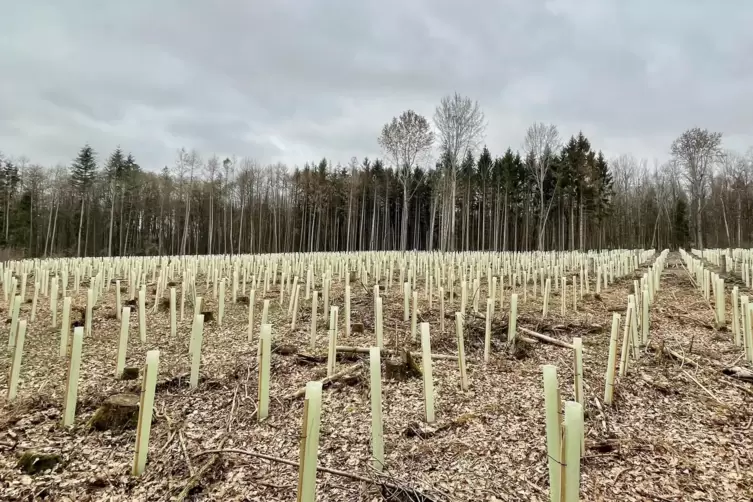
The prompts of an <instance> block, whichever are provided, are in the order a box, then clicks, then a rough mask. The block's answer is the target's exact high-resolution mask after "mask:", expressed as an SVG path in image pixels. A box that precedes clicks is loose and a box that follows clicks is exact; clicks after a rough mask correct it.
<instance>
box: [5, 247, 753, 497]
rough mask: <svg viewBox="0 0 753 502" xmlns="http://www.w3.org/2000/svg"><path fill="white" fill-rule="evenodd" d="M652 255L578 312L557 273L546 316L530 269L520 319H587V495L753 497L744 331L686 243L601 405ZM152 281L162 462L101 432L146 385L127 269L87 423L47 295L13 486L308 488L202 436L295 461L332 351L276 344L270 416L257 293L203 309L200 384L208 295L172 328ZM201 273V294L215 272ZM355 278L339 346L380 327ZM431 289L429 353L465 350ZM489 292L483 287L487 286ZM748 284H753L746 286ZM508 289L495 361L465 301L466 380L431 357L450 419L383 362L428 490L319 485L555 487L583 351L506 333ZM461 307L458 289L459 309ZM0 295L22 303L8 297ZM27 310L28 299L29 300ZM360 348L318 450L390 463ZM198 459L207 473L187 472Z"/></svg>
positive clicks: (125, 435)
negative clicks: (38, 467)
mask: <svg viewBox="0 0 753 502" xmlns="http://www.w3.org/2000/svg"><path fill="white" fill-rule="evenodd" d="M641 273H642V272H641V271H637V272H636V273H635V275H629V276H628V277H625V278H623V279H621V280H618V281H616V282H614V283H613V284H610V285H609V286H608V288H606V289H605V290H604V291H602V293H601V294H600V295H598V296H596V295H593V294H591V295H587V296H586V297H585V298H584V299H582V300H580V301H579V303H578V311H577V312H574V311H573V310H572V300H569V301H568V311H567V313H566V315H564V316H562V315H560V296H559V293H558V292H557V291H556V290H555V291H553V294H552V298H551V301H550V315H549V316H547V319H545V320H542V319H541V301H542V300H541V297H540V294H541V293H540V291H539V297H537V298H534V297H533V295H532V288H531V287H530V286H529V289H528V298H527V301H525V302H523V301H522V295H521V302H520V304H519V319H518V325H519V326H522V327H527V328H529V329H533V330H535V331H538V332H542V333H546V334H548V335H550V336H552V337H555V338H558V339H561V340H563V341H568V342H569V341H571V340H572V338H573V337H576V336H581V337H582V339H583V344H584V355H583V358H584V361H583V362H584V385H585V403H586V404H585V406H586V412H585V416H586V419H585V430H586V432H585V436H586V451H585V458H584V459H583V462H582V470H581V473H582V474H581V475H582V479H581V500H585V501H601V500H604V501H617V500H619V501H638V500H644V501H678V502H679V501H686V500H700V501H749V500H751V499H752V498H753V427H752V424H753V385H751V384H750V383H745V382H741V381H737V380H734V379H732V378H730V377H728V376H725V375H723V374H722V372H721V370H722V369H724V368H726V367H729V366H735V365H742V364H744V362H743V359H742V349H741V348H738V347H735V346H734V344H733V342H732V334H731V330H724V329H723V330H714V329H713V324H714V314H713V312H712V310H711V309H710V307H709V304H708V302H706V301H705V300H704V299H703V297H702V296H701V294H700V292H699V291H698V290H697V289H696V288H695V287H694V286H693V284H692V282H691V279H690V276H689V274H688V273H687V271H686V270H685V269H684V268H683V267H682V264H681V262H680V260H679V256H678V255H675V254H672V255H670V256H669V259H668V262H667V268H666V270H665V271H664V273H663V275H662V280H661V289H660V290H659V292H658V294H657V297H656V301H655V303H654V305H653V307H652V309H651V313H650V316H651V323H650V326H651V330H650V343H649V347H648V348H647V349H641V351H640V354H639V357H638V358H637V359H636V360H634V361H633V362H632V366H631V368H630V372H629V374H628V375H627V376H626V377H622V378H618V381H617V383H616V387H615V395H614V404H613V405H612V406H604V405H603V394H604V374H605V371H606V365H607V353H608V347H609V332H610V326H611V320H612V314H613V312H615V311H617V312H619V313H620V314H624V307H625V306H626V305H627V295H628V294H629V293H631V292H632V288H633V279H634V278H639V277H640V274H641ZM421 282H422V281H421ZM420 286H422V284H421V283H420ZM210 289H211V288H210ZM369 289H370V288H369ZM149 290H150V295H151V298H149V301H148V305H147V310H148V312H147V319H148V322H147V343H146V344H142V343H141V342H140V340H139V336H138V325H137V322H136V314H135V313H134V314H132V319H131V331H130V333H131V336H130V337H129V350H128V358H127V364H126V366H142V365H143V362H144V355H145V353H146V351H147V350H151V349H159V350H160V362H159V381H158V386H157V394H156V399H155V417H154V421H153V426H152V431H151V440H150V448H149V456H148V461H147V466H146V471H145V473H144V474H143V475H142V476H141V477H140V478H134V477H133V476H131V474H130V471H131V465H132V459H133V452H134V442H135V431H134V430H125V431H122V432H113V431H105V432H100V431H95V430H91V429H90V428H88V427H87V422H88V421H89V419H90V418H91V416H92V415H93V413H94V412H95V410H96V409H97V407H98V406H99V405H100V404H102V403H103V402H104V401H105V400H106V399H107V398H108V397H109V396H111V395H113V394H117V393H123V392H128V393H134V394H138V393H139V391H140V380H133V381H122V380H119V379H116V378H115V376H114V369H115V358H116V347H117V340H118V333H119V321H118V320H116V319H115V312H114V308H113V305H114V303H115V300H114V287H111V288H110V289H109V291H108V292H107V293H105V294H104V295H103V297H102V299H101V300H100V302H99V308H97V309H96V311H95V316H94V322H93V330H92V335H91V336H86V337H85V339H84V343H83V359H82V365H81V377H80V386H79V393H78V409H77V416H76V426H75V427H73V428H71V429H64V428H62V427H61V426H60V420H61V415H62V401H63V395H64V386H65V375H66V362H65V360H64V359H62V358H60V357H59V356H58V350H59V349H58V343H59V329H57V330H56V329H52V328H49V327H47V326H49V325H50V311H49V302H47V301H40V302H39V305H38V311H37V320H36V321H35V322H34V323H33V324H32V325H31V326H30V328H29V331H28V333H27V337H26V344H25V353H24V356H23V366H22V371H21V380H20V386H19V394H18V398H17V400H16V401H15V402H13V403H8V402H7V401H4V402H3V403H2V406H1V407H0V499H2V500H45V499H46V500H57V501H66V500H67V501H88V500H92V501H94V500H96V501H100V500H111V501H115V500H149V501H155V500H176V499H177V498H178V496H179V494H181V492H184V493H187V496H186V498H185V500H223V501H234V500H239V501H240V500H247V501H290V500H293V499H295V496H296V488H297V479H298V469H297V468H296V467H294V466H291V465H286V464H283V463H280V462H277V461H269V460H264V459H260V458H257V457H255V456H250V455H246V454H242V453H230V452H225V453H221V454H216V455H214V454H203V453H202V452H204V451H206V450H212V449H236V450H246V451H250V452H255V453H261V454H266V455H270V456H274V457H279V458H283V459H287V460H289V461H292V462H297V460H298V455H299V438H300V434H301V418H302V412H303V400H302V399H289V398H287V397H286V396H288V395H289V394H291V393H293V392H295V391H296V390H298V389H300V388H302V387H303V386H304V385H305V384H306V382H308V381H310V380H315V379H321V378H322V377H323V375H324V374H325V367H326V363H325V362H317V361H312V360H311V359H310V358H306V357H302V356H300V355H298V354H296V353H293V354H289V353H286V354H280V353H277V352H276V353H274V354H273V356H272V364H271V390H270V395H271V405H270V411H269V418H268V419H267V420H265V421H263V422H261V423H260V422H258V421H257V419H256V415H255V412H256V393H257V374H258V372H257V370H256V344H255V341H256V336H255V338H254V343H253V344H249V343H248V342H247V338H246V336H247V330H246V326H247V308H248V307H247V306H246V305H243V304H240V303H238V304H231V303H230V302H227V304H226V310H225V319H224V320H223V324H222V326H218V324H217V321H216V320H215V321H212V322H208V323H206V324H205V334H204V343H203V347H202V364H201V376H202V378H201V382H200V384H199V386H198V388H197V389H194V390H191V389H189V388H188V379H187V377H186V375H187V373H188V371H189V368H190V367H189V358H188V355H187V354H188V342H189V337H188V333H189V332H190V321H189V318H190V313H191V312H192V311H193V306H191V305H190V302H187V303H186V319H185V320H184V321H182V322H179V325H178V335H177V336H176V337H172V336H171V335H170V329H169V314H168V313H167V312H161V311H158V312H154V313H153V312H152V309H151V302H152V301H153V295H154V292H153V289H152V288H149ZM199 290H200V292H203V290H204V284H203V282H202V283H201V285H200V286H199ZM352 290H353V299H352V307H351V310H352V319H353V322H354V323H356V322H361V323H363V325H364V327H365V329H364V332H363V333H353V334H351V335H350V337H345V336H344V335H343V334H342V331H341V333H340V340H339V341H338V344H339V345H351V346H362V347H367V346H370V345H372V344H373V343H374V334H373V299H372V295H371V291H367V288H361V287H360V286H359V285H357V284H354V285H353V288H352ZM276 291H277V287H274V288H273V290H272V291H270V292H269V293H268V295H267V298H269V299H272V300H273V301H272V302H271V308H270V320H271V323H272V324H273V327H274V328H273V339H274V344H275V346H277V347H278V348H279V345H281V344H284V345H292V346H294V347H296V348H297V350H298V352H300V353H309V351H308V345H309V326H310V316H311V309H310V302H305V301H302V302H301V305H300V311H299V314H298V323H297V329H296V330H291V329H290V318H289V316H288V313H287V299H286V301H285V306H284V307H282V308H281V307H280V306H279V302H278V301H277V300H278V298H279V292H276ZM419 291H420V292H419V305H418V307H419V311H420V313H421V315H420V320H421V321H425V322H429V323H430V324H431V340H432V341H431V343H432V352H433V353H442V354H456V346H455V332H454V320H453V319H451V318H447V319H446V320H445V331H444V332H442V331H440V323H439V314H438V307H439V302H438V299H436V298H435V299H434V302H433V308H432V309H429V307H428V301H427V298H426V295H425V292H424V291H423V289H422V287H421V288H420V289H419ZM481 293H482V295H481V298H482V300H483V301H482V302H480V304H481V305H484V301H485V298H486V292H485V290H482V292H481ZM748 293H749V292H748V291H747V290H746V289H744V288H743V289H742V291H741V294H748ZM509 294H510V291H509V289H507V290H506V291H505V312H504V313H502V314H500V313H499V310H500V309H499V304H497V306H496V311H497V314H496V317H495V322H494V323H493V343H492V357H491V361H490V363H489V364H488V365H484V364H483V336H484V322H483V321H482V320H478V319H476V318H474V317H473V316H468V321H467V322H466V328H465V338H466V344H467V347H468V348H467V357H468V359H469V362H468V378H469V380H470V388H469V390H468V391H466V392H463V391H461V390H460V386H459V373H458V366H457V362H456V361H452V360H434V361H433V374H434V389H435V392H436V417H437V424H436V426H435V427H434V428H429V427H427V426H426V425H425V424H423V417H424V408H423V406H424V401H423V397H422V391H423V384H422V381H421V379H420V378H414V379H409V380H406V381H390V380H387V379H384V380H383V413H384V442H385V474H386V476H387V477H386V478H380V479H382V480H384V479H387V480H389V481H390V483H391V484H394V485H399V486H402V487H405V488H412V489H415V490H417V492H421V493H424V494H425V498H423V499H420V498H419V497H417V496H416V493H414V494H413V498H408V497H407V496H406V495H405V494H404V495H403V496H402V498H398V496H394V498H392V499H389V496H390V494H389V493H387V492H388V491H389V489H387V488H384V489H383V490H384V492H383V493H382V494H381V495H380V488H379V486H378V485H377V484H375V483H367V482H366V481H363V480H361V481H357V480H353V479H350V478H347V477H343V476H340V475H334V474H330V473H324V472H320V473H319V475H318V479H317V493H318V497H317V499H318V500H326V501H348V502H353V501H375V500H381V498H380V496H384V497H385V500H387V499H389V500H398V501H399V500H426V501H450V500H453V501H470V500H473V501H476V500H478V501H481V500H484V501H495V500H496V501H529V500H530V501H548V495H547V493H548V488H547V486H548V471H547V455H546V441H545V430H544V423H545V419H544V392H543V382H542V374H541V366H542V365H544V364H553V365H556V366H557V367H558V374H559V381H560V388H561V392H562V399H563V400H573V399H574V394H573V355H572V352H571V351H570V350H569V349H565V348H561V347H557V346H553V345H546V344H540V343H536V344H525V345H526V347H525V350H520V351H519V352H518V353H517V354H516V356H515V357H513V356H511V355H509V354H508V352H507V350H506V348H505V344H504V342H503V340H504V339H505V338H506V333H507V321H506V318H507V309H508V308H509ZM382 295H383V298H384V300H383V301H384V328H385V346H386V347H396V346H397V347H403V346H408V345H413V350H416V351H420V348H419V347H418V345H417V344H412V342H411V335H410V322H407V323H406V322H403V300H402V292H401V291H400V289H399V286H398V285H397V281H395V282H394V283H393V285H392V289H391V290H389V291H384V292H383V293H382ZM124 296H125V295H124ZM259 296H261V295H259ZM568 296H570V295H568ZM179 297H180V293H179V296H178V298H179ZM332 297H333V298H332V304H333V305H340V306H342V303H343V302H342V300H343V290H342V286H340V285H339V284H337V285H335V286H334V287H333V293H332ZM204 298H205V300H204V302H205V305H206V307H205V308H204V309H203V310H212V311H215V314H216V301H215V300H214V299H213V298H212V294H211V291H209V292H207V294H206V296H205V297H204ZM302 298H303V295H302ZM85 301H86V295H85V289H83V288H82V290H81V291H80V292H79V294H78V295H76V296H75V298H74V301H73V304H74V306H83V305H85ZM469 303H470V302H469ZM321 305H322V302H321V298H320V303H319V309H320V316H319V322H318V325H319V330H318V337H317V344H316V347H317V350H316V353H317V354H318V355H324V354H326V343H327V342H326V340H327V337H326V329H325V322H326V321H325V316H323V315H322V314H321ZM728 307H729V306H728ZM30 309H31V304H30V303H29V304H24V305H23V306H22V312H28V311H29V310H30ZM454 309H455V306H454V305H453V306H452V307H451V306H450V303H449V301H448V302H447V312H448V313H449V314H451V313H452V312H453V311H454ZM481 310H482V312H483V310H484V309H483V307H482V308H481ZM2 311H3V315H5V314H6V313H7V310H6V309H5V308H3V309H2ZM22 317H26V316H24V314H23V313H22ZM450 317H451V316H450ZM623 317H624V316H623ZM260 318H261V299H260V298H258V297H257V306H256V316H255V319H256V323H257V326H256V330H255V333H258V323H259V320H260ZM730 318H731V308H729V309H728V313H727V319H728V320H729V319H730ZM341 319H342V308H341ZM7 331H8V330H7V328H6V329H3V332H4V333H5V334H7ZM621 338H622V330H620V339H621ZM661 348H669V349H672V350H674V351H675V352H677V353H681V354H684V356H685V357H687V358H688V359H690V360H692V361H694V362H696V363H697V366H695V365H693V364H692V363H689V362H682V361H679V360H677V359H676V358H672V357H668V356H667V355H666V352H665V351H663V350H661ZM359 362H360V363H361V367H360V369H358V370H354V371H353V374H355V375H358V376H360V378H352V379H349V380H348V382H347V383H342V382H341V383H338V384H335V385H332V386H330V387H325V390H324V393H323V396H324V397H323V405H322V414H321V420H322V422H321V436H320V446H319V466H320V467H321V466H323V467H329V468H331V469H337V470H340V471H346V472H347V473H351V474H356V475H359V476H362V477H367V478H374V476H373V474H370V472H371V457H370V447H369V444H370V426H371V414H370V401H369V384H368V354H363V355H358V356H352V355H351V356H345V355H344V356H343V357H342V359H341V360H339V361H338V363H337V364H338V370H339V369H343V368H345V367H347V365H354V364H358V363H359ZM9 365H10V358H9V357H8V356H7V354H6V355H3V356H2V357H0V389H2V391H3V392H5V389H6V388H7V385H8V380H7V379H8V373H9ZM336 371H337V370H336ZM383 376H384V373H383ZM597 403H598V404H597ZM28 450H36V451H41V452H47V453H56V454H59V455H60V462H59V463H58V464H57V465H56V466H55V467H54V468H53V469H52V470H46V471H43V472H40V473H36V474H33V475H31V474H27V473H24V472H23V471H22V470H21V469H20V468H19V467H18V459H19V457H20V455H21V454H23V453H24V452H26V451H28ZM197 473H200V475H198V476H196V478H197V481H196V482H195V483H191V485H189V482H190V480H191V479H192V475H196V474H197ZM191 486H193V487H192V488H191ZM189 488H190V489H189Z"/></svg>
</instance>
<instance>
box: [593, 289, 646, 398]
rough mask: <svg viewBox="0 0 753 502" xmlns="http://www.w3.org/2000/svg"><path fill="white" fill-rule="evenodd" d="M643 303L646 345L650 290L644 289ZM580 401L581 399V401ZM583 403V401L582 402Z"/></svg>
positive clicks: (642, 328)
mask: <svg viewBox="0 0 753 502" xmlns="http://www.w3.org/2000/svg"><path fill="white" fill-rule="evenodd" d="M641 303H642V305H641V307H642V311H643V312H642V314H643V315H642V317H643V318H642V319H641V334H642V338H643V345H646V344H647V343H648V330H649V322H650V320H649V315H648V306H649V303H651V302H650V301H649V292H648V290H644V291H643V299H642V301H641ZM579 402H580V401H579ZM580 404H583V403H580Z"/></svg>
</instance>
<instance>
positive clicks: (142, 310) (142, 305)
mask: <svg viewBox="0 0 753 502" xmlns="http://www.w3.org/2000/svg"><path fill="white" fill-rule="evenodd" d="M145 296H146V291H145V290H144V286H143V285H142V286H141V289H139V337H140V338H141V343H146V298H145Z"/></svg>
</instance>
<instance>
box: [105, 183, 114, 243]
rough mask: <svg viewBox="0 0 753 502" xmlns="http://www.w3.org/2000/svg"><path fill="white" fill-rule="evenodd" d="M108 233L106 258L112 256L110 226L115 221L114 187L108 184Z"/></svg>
mask: <svg viewBox="0 0 753 502" xmlns="http://www.w3.org/2000/svg"><path fill="white" fill-rule="evenodd" d="M110 195H111V198H110V232H109V235H108V236H107V256H112V224H113V220H114V219H115V218H114V217H115V187H114V185H113V183H110Z"/></svg>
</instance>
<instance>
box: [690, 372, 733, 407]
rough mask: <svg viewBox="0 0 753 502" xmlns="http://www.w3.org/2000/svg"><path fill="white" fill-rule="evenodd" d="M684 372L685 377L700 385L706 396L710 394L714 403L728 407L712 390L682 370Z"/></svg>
mask: <svg viewBox="0 0 753 502" xmlns="http://www.w3.org/2000/svg"><path fill="white" fill-rule="evenodd" d="M682 372H683V373H684V374H685V376H687V377H688V378H690V379H691V380H693V381H694V382H695V383H696V385H698V386H699V387H700V388H702V389H703V390H704V391H706V394H708V395H709V396H711V397H712V399H714V401H716V402H717V403H719V404H721V405H722V406H727V405H726V404H724V403H723V402H722V401H721V400H720V399H719V398H718V397H716V396H715V395H714V394H713V393H712V392H711V391H710V390H708V389H707V388H706V387H704V386H703V384H702V383H701V382H699V381H698V380H696V378H695V377H694V376H693V375H691V374H690V373H688V372H687V371H685V370H682Z"/></svg>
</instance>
